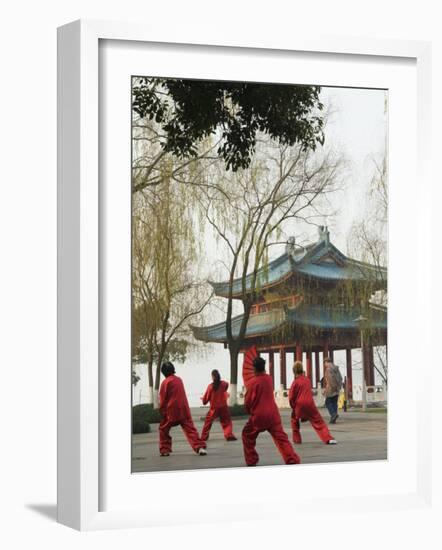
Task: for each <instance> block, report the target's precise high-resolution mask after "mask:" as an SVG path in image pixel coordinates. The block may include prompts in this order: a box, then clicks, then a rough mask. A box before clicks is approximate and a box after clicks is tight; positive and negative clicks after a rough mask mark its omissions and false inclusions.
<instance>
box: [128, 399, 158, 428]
mask: <svg viewBox="0 0 442 550" xmlns="http://www.w3.org/2000/svg"><path fill="white" fill-rule="evenodd" d="M159 422H161V415H160V411H159V410H158V409H154V408H153V405H150V404H143V405H135V407H132V433H134V434H145V433H149V432H150V431H151V427H150V425H151V424H158V423H159Z"/></svg>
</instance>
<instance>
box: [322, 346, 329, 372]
mask: <svg viewBox="0 0 442 550" xmlns="http://www.w3.org/2000/svg"><path fill="white" fill-rule="evenodd" d="M322 355H323V357H322V376H323V377H324V376H325V365H324V361H325V359H326V358H327V357H328V356H329V349H328V342H325V344H324V347H323V348H322Z"/></svg>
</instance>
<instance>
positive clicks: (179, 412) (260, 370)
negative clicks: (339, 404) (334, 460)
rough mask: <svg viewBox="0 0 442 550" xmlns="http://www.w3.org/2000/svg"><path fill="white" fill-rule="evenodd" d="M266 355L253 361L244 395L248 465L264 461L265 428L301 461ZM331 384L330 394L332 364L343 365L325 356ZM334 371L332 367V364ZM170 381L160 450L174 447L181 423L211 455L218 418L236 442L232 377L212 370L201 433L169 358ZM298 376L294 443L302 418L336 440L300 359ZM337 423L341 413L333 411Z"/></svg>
mask: <svg viewBox="0 0 442 550" xmlns="http://www.w3.org/2000/svg"><path fill="white" fill-rule="evenodd" d="M265 364H266V363H265V360H264V359H263V358H262V357H257V358H255V360H254V362H253V367H254V372H255V376H254V377H253V379H252V381H251V382H250V384H249V386H248V388H247V392H246V394H245V398H244V405H245V408H246V411H247V412H248V414H249V415H250V417H249V419H248V421H247V423H246V424H245V426H244V428H243V430H242V443H243V450H244V458H245V462H246V464H247V466H256V465H257V464H258V462H259V455H258V453H257V451H256V440H257V438H258V435H259V434H260V433H262V432H264V431H267V432H269V433H270V435H271V436H272V438H273V441H274V443H275V445H276V447H277V449H278V451H279V453H280V454H281V456H282V459H283V460H284V462H285V463H286V464H299V463H300V462H301V459H300V457H299V455H298V454H297V453H296V451H295V450H294V448H293V446H292V444H291V443H290V441H289V438H288V436H287V434H286V432H285V431H284V428H283V425H282V421H281V415H280V413H279V409H278V406H277V405H276V402H275V397H274V392H273V381H272V378H271V376H270V375H269V374H267V373H266V370H265ZM324 366H325V367H326V368H325V376H324V379H325V388H324V393H325V395H327V392H328V393H330V392H331V391H333V388H331V384H332V377H331V376H328V375H327V372H332V369H331V367H332V368H334V369H337V367H335V366H334V365H333V364H332V362H331V361H330V359H325V361H324ZM327 367H329V368H330V371H328V368H327ZM161 372H162V374H163V375H164V378H165V379H164V380H163V382H162V384H161V388H160V395H159V400H160V403H159V405H160V412H161V415H162V421H161V423H160V425H159V436H160V455H161V456H169V455H170V453H171V452H172V438H171V436H170V430H171V428H172V427H174V426H181V428H182V430H183V432H184V434H185V435H186V438H187V440H188V442H189V444H190V446H191V447H192V449H193V450H194V451H195V452H196V453H197V454H199V455H206V454H207V451H206V447H207V444H206V441H207V440H208V439H209V434H210V429H211V427H212V424H213V422H214V420H216V419H219V420H220V423H221V426H222V429H223V432H224V437H225V439H226V440H227V441H236V439H237V438H236V437H235V435H234V433H233V424H232V419H231V416H230V413H229V408H228V405H227V399H228V393H227V390H228V387H229V384H228V382H226V381H224V380H221V376H220V373H219V372H218V371H217V370H213V371H212V383H211V384H209V386H208V387H207V390H206V392H205V393H204V395H203V396H202V398H201V399H202V402H203V404H204V405H206V404H208V403H209V404H210V407H209V411H208V413H207V415H206V418H205V422H204V426H203V429H202V431H201V435H199V433H198V430H197V429H196V427H195V425H194V423H193V420H192V415H191V412H190V407H189V403H188V401H187V396H186V392H185V389H184V384H183V381H182V380H181V378H179V377H178V376H176V374H175V367H174V366H173V364H172V363H171V362H166V363H164V364H163V365H162V367H161ZM293 372H294V375H295V378H294V380H293V383H292V385H291V387H290V392H289V402H290V407H291V408H292V419H291V427H292V435H293V443H295V444H300V443H302V438H301V432H300V423H301V422H306V421H307V420H308V421H310V423H311V425H312V427H313V429H314V430H315V431H316V433H317V434H318V436H319V438H320V439H321V441H323V442H324V443H326V444H329V445H333V444H336V440H335V439H334V438H333V436H332V435H331V433H330V431H329V429H328V426H327V424H326V423H325V422H324V419H323V418H322V416H321V414H320V413H319V411H318V409H317V407H316V404H315V402H314V399H313V394H312V390H311V383H310V380H309V378H308V377H307V376H305V375H304V372H303V368H302V363H301V362H300V361H296V362H295V364H294V366H293ZM332 421H333V423H334V422H336V418H334V416H332Z"/></svg>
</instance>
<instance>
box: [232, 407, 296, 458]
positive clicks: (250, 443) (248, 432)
mask: <svg viewBox="0 0 442 550" xmlns="http://www.w3.org/2000/svg"><path fill="white" fill-rule="evenodd" d="M265 431H267V432H269V433H270V435H271V436H272V438H273V441H274V442H275V445H276V447H277V448H278V451H279V452H280V454H281V456H282V458H283V460H284V462H285V463H286V464H299V463H300V462H301V459H300V458H299V455H298V454H296V452H295V450H294V449H293V447H292V445H291V443H290V441H289V438H288V437H287V434H286V433H285V431H284V428H283V427H282V424H281V422H280V421H279V422H276V423H274V424H272V425H270V426H268V427H266V428H264V427H256V426H254V424H253V420H252V418H249V420H248V422H247V424H246V425H245V426H244V428H243V431H242V443H243V447H244V458H245V460H246V464H247V466H254V465H255V464H257V463H258V461H259V455H258V453H257V452H256V439H257V437H258V435H259V434H260V433H262V432H265Z"/></svg>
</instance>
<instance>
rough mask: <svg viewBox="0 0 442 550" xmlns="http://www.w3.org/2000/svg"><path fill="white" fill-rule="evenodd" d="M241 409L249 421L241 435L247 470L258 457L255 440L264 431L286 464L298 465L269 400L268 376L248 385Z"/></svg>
mask: <svg viewBox="0 0 442 550" xmlns="http://www.w3.org/2000/svg"><path fill="white" fill-rule="evenodd" d="M244 404H245V407H246V409H247V412H249V413H250V418H249V420H248V421H247V423H246V425H245V426H244V428H243V431H242V442H243V446H244V457H245V459H246V464H247V466H255V464H257V463H258V460H259V455H258V453H257V452H256V448H255V447H256V439H257V437H258V435H259V434H260V433H261V432H265V431H268V432H269V433H270V435H271V436H272V438H273V441H274V442H275V445H276V447H277V448H278V451H279V452H280V453H281V456H282V458H283V459H284V462H285V463H286V464H299V463H300V462H301V459H300V458H299V456H298V455H297V454H296V452H295V451H294V449H293V447H292V445H291V443H290V441H289V438H288V437H287V434H286V433H285V431H284V428H283V427H282V422H281V415H280V414H279V410H278V407H277V406H276V403H275V398H274V396H273V382H272V378H271V376H270V375H268V374H266V373H265V372H263V373H257V374H256V375H255V377H254V378H253V379H252V381H251V382H250V386H249V387H248V389H247V393H246V397H245V403H244Z"/></svg>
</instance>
